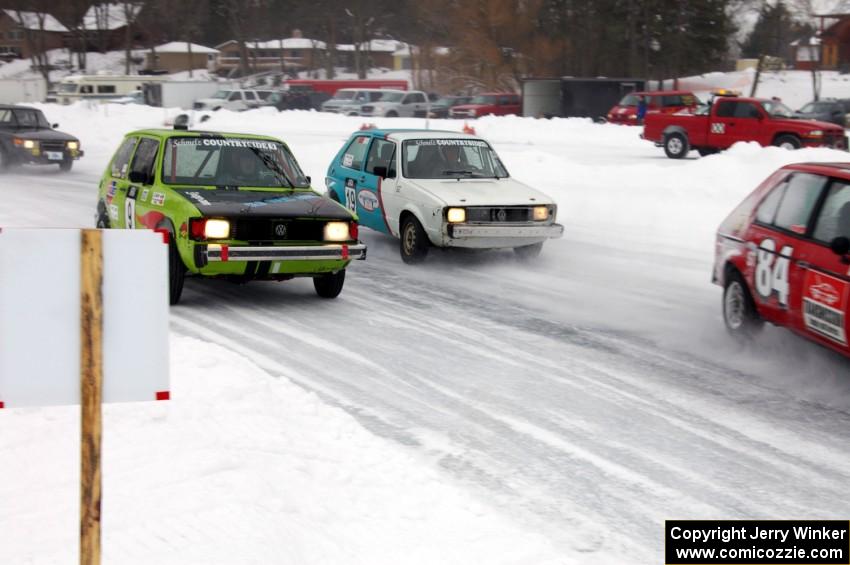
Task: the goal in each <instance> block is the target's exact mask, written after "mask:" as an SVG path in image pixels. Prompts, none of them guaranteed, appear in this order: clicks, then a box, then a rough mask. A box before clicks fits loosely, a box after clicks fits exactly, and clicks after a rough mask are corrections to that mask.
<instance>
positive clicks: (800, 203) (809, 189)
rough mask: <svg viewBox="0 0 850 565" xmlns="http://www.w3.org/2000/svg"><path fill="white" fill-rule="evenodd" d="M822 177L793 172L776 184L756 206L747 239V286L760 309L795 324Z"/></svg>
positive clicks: (784, 323)
mask: <svg viewBox="0 0 850 565" xmlns="http://www.w3.org/2000/svg"><path fill="white" fill-rule="evenodd" d="M826 182H827V179H826V178H825V177H822V176H819V175H814V174H809V173H794V174H792V175H790V176H789V177H787V178H786V179H785V180H784V181H783V182H781V183H779V184H778V185H777V186H776V187H774V188H773V189H772V190H771V191H770V193H768V195H767V196H766V197H765V199H764V200H763V201H762V202H761V204H760V205H759V207H758V209H757V210H756V217H755V219H754V221H753V223H752V225H751V226H750V228H749V230H748V233H747V237H746V240H747V242H748V244H749V247H750V252H749V254H748V258H747V273H746V274H745V276H746V279H747V282H748V284H749V285H750V288H751V289H752V291H753V292H752V295H753V299H754V300H755V301H756V305H757V307H758V310H759V313H760V314H761V315H762V317H764V318H765V319H766V320H768V321H770V322H773V323H775V324H777V325H782V326H788V327H791V328H795V329H796V328H797V326H798V324H797V320H798V315H797V313H798V312H799V310H800V302H801V298H800V296H801V294H800V289H801V288H802V284H803V278H804V272H803V271H804V267H805V265H806V260H807V258H808V254H809V251H810V247H811V242H810V239H808V237H807V234H808V233H810V230H811V226H812V215H813V212H814V209H815V206H816V205H817V203H818V199H819V198H820V195H821V193H822V191H823V188H824V186H825V185H826Z"/></svg>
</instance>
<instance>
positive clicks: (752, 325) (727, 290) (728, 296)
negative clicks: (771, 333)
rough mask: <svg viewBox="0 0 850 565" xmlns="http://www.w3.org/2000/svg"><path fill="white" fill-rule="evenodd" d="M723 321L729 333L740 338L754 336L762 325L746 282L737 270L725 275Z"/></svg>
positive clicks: (762, 322)
mask: <svg viewBox="0 0 850 565" xmlns="http://www.w3.org/2000/svg"><path fill="white" fill-rule="evenodd" d="M723 322H724V323H725V324H726V330H727V331H728V332H729V333H730V334H732V335H733V336H735V337H742V338H750V337H752V336H754V335H755V334H756V333H758V331H759V330H761V328H762V326H763V325H764V321H763V320H762V319H761V317H760V316H759V314H758V311H757V310H756V304H755V301H753V297H752V295H751V294H750V290H749V288H748V287H747V283H746V282H744V277H742V276H741V274H740V273H739V272H738V271H732V272H730V273H729V275H728V276H727V277H726V286H725V287H724V289H723Z"/></svg>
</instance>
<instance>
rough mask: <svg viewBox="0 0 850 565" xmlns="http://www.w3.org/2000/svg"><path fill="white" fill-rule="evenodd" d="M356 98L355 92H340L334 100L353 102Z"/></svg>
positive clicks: (335, 95)
mask: <svg viewBox="0 0 850 565" xmlns="http://www.w3.org/2000/svg"><path fill="white" fill-rule="evenodd" d="M352 98H354V91H353V90H339V91H337V93H336V94H334V97H333V99H334V100H351V99H352Z"/></svg>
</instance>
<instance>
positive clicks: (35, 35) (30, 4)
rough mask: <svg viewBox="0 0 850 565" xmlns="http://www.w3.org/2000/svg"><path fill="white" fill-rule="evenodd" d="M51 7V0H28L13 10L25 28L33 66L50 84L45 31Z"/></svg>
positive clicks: (15, 17)
mask: <svg viewBox="0 0 850 565" xmlns="http://www.w3.org/2000/svg"><path fill="white" fill-rule="evenodd" d="M49 8H50V1H49V0H27V1H25V2H20V3H18V7H17V8H16V9H14V10H12V12H13V14H14V19H15V23H17V24H18V26H20V28H21V29H22V30H23V33H24V41H26V44H27V49H29V51H30V53H31V61H32V66H33V68H34V69H35V70H37V71H38V72H39V73H40V74H41V76H42V77H44V81H45V82H46V83H47V84H48V86H49V85H50V58H49V56H48V54H47V44H46V42H45V31H46V23H47V18H48V17H49V14H48V10H49Z"/></svg>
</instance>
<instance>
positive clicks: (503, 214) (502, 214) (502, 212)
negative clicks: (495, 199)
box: [496, 208, 508, 222]
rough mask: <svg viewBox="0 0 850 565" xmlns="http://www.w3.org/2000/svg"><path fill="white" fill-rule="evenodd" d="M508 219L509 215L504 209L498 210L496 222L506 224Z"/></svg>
mask: <svg viewBox="0 0 850 565" xmlns="http://www.w3.org/2000/svg"><path fill="white" fill-rule="evenodd" d="M507 219H508V213H507V211H506V210H505V209H504V208H499V209H498V210H496V220H497V221H499V222H504V221H505V220H507Z"/></svg>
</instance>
